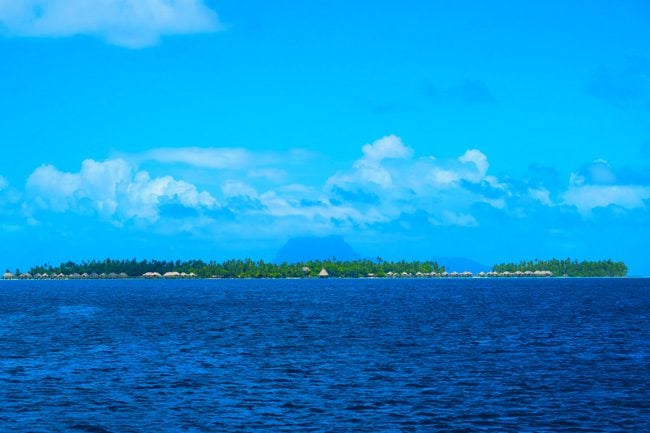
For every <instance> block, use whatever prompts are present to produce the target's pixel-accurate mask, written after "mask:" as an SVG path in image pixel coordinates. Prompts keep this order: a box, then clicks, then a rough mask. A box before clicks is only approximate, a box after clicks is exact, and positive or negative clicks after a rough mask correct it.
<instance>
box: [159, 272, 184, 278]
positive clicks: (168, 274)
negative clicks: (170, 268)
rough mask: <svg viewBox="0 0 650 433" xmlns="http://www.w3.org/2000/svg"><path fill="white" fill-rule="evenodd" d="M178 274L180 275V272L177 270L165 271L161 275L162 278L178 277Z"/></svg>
mask: <svg viewBox="0 0 650 433" xmlns="http://www.w3.org/2000/svg"><path fill="white" fill-rule="evenodd" d="M180 276H181V274H180V273H178V272H165V273H164V274H163V277H164V278H178V277H180Z"/></svg>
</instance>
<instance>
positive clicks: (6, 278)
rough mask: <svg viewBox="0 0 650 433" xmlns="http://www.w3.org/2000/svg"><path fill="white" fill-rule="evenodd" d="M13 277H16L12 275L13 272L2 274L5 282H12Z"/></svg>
mask: <svg viewBox="0 0 650 433" xmlns="http://www.w3.org/2000/svg"><path fill="white" fill-rule="evenodd" d="M13 277H14V274H12V273H11V272H5V273H4V274H2V278H4V279H5V280H10V279H12V278H13Z"/></svg>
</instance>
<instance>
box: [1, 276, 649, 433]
mask: <svg viewBox="0 0 650 433" xmlns="http://www.w3.org/2000/svg"><path fill="white" fill-rule="evenodd" d="M0 431H1V432H21V433H25V432H95V433H102V432H112V433H118V432H119V433H123V432H231V431H232V432H248V431H251V432H253V431H274V432H277V431H287V432H289V431H291V432H301V431H304V432H309V431H313V432H419V431H423V432H431V431H444V432H564V431H567V432H569V431H570V432H644V431H645V432H647V431H650V280H648V279H631V278H630V279H512V280H511V279H454V280H452V279H446V280H440V279H394V280H393V279H391V280H380V279H377V280H368V279H364V280H345V279H342V280H335V279H329V280H314V279H310V280H184V281H181V280H177V281H142V280H114V281H109V280H101V281H3V282H0Z"/></svg>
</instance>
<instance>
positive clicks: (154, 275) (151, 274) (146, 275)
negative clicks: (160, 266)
mask: <svg viewBox="0 0 650 433" xmlns="http://www.w3.org/2000/svg"><path fill="white" fill-rule="evenodd" d="M160 277H162V275H160V274H159V273H158V272H145V273H144V274H142V278H160Z"/></svg>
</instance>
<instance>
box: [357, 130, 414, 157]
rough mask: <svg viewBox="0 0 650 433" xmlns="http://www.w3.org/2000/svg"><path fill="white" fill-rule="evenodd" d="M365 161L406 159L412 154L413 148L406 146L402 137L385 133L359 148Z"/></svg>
mask: <svg viewBox="0 0 650 433" xmlns="http://www.w3.org/2000/svg"><path fill="white" fill-rule="evenodd" d="M361 151H362V152H363V158H362V159H361V160H365V161H377V162H378V161H382V160H384V159H390V158H395V159H407V158H410V157H411V156H412V155H413V149H411V148H410V147H407V146H405V145H404V143H403V142H402V139H401V138H399V137H398V136H396V135H387V136H385V137H382V138H380V139H379V140H376V141H375V142H373V143H372V144H366V145H364V146H363V147H362V148H361Z"/></svg>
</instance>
